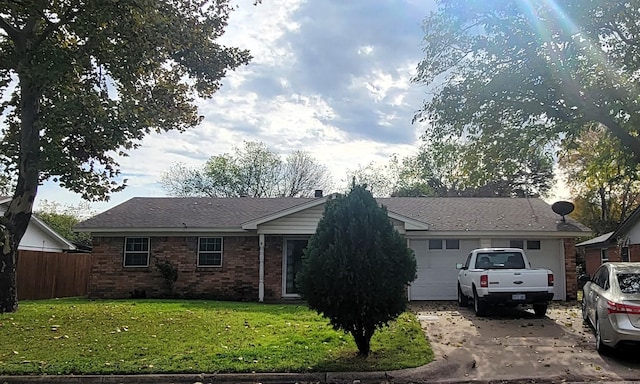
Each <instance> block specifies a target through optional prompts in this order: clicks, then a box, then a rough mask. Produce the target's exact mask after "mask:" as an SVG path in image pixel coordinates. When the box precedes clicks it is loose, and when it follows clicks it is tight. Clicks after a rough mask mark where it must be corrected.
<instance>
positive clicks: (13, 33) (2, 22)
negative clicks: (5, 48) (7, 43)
mask: <svg viewBox="0 0 640 384" xmlns="http://www.w3.org/2000/svg"><path fill="white" fill-rule="evenodd" d="M0 28H2V29H3V30H4V31H5V32H7V34H8V35H9V37H10V38H11V39H12V40H14V41H15V40H17V39H18V36H19V35H20V31H19V30H17V29H16V28H15V27H14V26H13V25H11V24H9V22H8V21H7V20H6V19H5V18H4V17H0Z"/></svg>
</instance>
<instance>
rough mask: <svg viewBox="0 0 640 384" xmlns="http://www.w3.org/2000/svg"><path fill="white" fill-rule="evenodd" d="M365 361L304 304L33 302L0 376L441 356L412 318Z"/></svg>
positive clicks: (330, 365)
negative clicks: (433, 348) (430, 345)
mask: <svg viewBox="0 0 640 384" xmlns="http://www.w3.org/2000/svg"><path fill="white" fill-rule="evenodd" d="M371 350H372V353H371V354H370V356H369V357H367V358H366V359H364V358H359V357H357V356H356V352H357V349H356V346H355V344H354V342H353V339H352V337H351V335H346V334H344V333H341V332H337V331H334V330H333V329H332V328H331V327H330V326H328V325H327V321H326V320H325V319H324V318H322V317H320V316H318V315H317V314H316V313H315V312H312V311H310V310H309V309H308V308H307V307H305V306H300V305H290V304H270V305H269V304H257V303H231V302H214V301H185V300H162V301H160V300H122V301H120V300H116V301H89V300H85V299H61V300H44V301H24V302H21V303H20V309H19V310H18V312H17V313H12V314H2V315H0V374H107V373H113V374H115V373H202V372H204V373H214V372H307V371H344V370H355V371H372V370H392V369H400V368H407V367H416V366H419V365H423V364H426V363H428V362H430V361H431V360H432V358H433V354H432V352H431V349H430V347H429V345H428V344H427V342H426V341H425V337H424V333H423V331H422V330H421V329H420V324H419V322H418V321H417V320H416V318H415V316H414V315H412V314H410V313H405V314H403V315H402V316H401V317H400V318H399V319H398V320H397V321H396V322H394V323H393V324H391V326H390V327H388V328H385V329H383V330H381V331H378V332H376V334H375V335H374V337H373V339H372V341H371Z"/></svg>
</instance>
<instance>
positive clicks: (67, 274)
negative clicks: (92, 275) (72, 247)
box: [16, 251, 91, 300]
mask: <svg viewBox="0 0 640 384" xmlns="http://www.w3.org/2000/svg"><path fill="white" fill-rule="evenodd" d="M90 271H91V254H90V253H53V252H36V251H20V253H19V255H18V265H17V270H16V272H17V275H18V299H19V300H36V299H51V298H54V297H71V296H86V295H87V292H88V285H89V272H90Z"/></svg>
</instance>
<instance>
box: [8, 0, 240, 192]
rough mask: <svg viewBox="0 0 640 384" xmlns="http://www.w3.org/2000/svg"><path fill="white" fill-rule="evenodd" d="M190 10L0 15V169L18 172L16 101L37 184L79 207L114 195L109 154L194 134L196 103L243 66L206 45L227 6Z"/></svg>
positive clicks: (145, 4)
mask: <svg viewBox="0 0 640 384" xmlns="http://www.w3.org/2000/svg"><path fill="white" fill-rule="evenodd" d="M200 3H201V2H200V1H192V0H189V1H179V2H174V1H156V0H135V1H134V0H123V1H117V2H112V1H74V2H71V3H69V2H49V3H41V2H9V3H6V2H5V3H4V5H2V6H0V14H1V15H2V20H1V22H0V28H2V29H3V30H4V32H5V33H2V34H0V83H4V84H6V83H8V82H9V81H11V79H12V77H13V76H17V78H18V80H19V82H18V86H17V87H16V88H15V91H14V92H13V97H12V98H11V99H10V101H9V103H7V104H6V105H5V107H6V108H8V112H9V113H8V116H7V125H6V126H5V127H4V129H3V139H2V141H1V142H0V149H1V150H0V153H1V154H2V155H3V156H2V157H1V159H2V160H3V162H4V163H5V165H6V166H7V169H8V170H9V171H10V172H18V170H19V168H18V164H19V161H20V156H24V155H25V154H24V153H23V154H22V155H21V154H20V153H19V148H20V147H21V146H20V145H19V143H20V140H21V137H22V140H25V137H24V136H21V133H24V132H25V130H26V129H27V128H30V127H26V126H24V125H23V124H25V123H26V121H25V118H26V117H27V115H28V114H29V113H31V112H36V111H35V110H34V111H27V110H25V108H27V107H28V104H24V103H23V104H20V102H21V100H22V101H26V100H24V98H25V97H29V98H32V97H33V98H34V99H35V102H36V104H37V113H36V114H35V115H34V116H33V118H34V120H33V124H35V125H37V129H38V131H39V132H40V136H41V137H38V135H36V136H35V137H29V138H28V140H33V141H35V142H36V143H39V148H40V150H39V151H40V153H39V159H38V158H37V157H35V158H34V159H33V160H34V161H35V162H34V163H33V165H35V166H36V167H37V171H39V178H40V179H41V180H42V179H48V178H52V179H54V180H57V181H58V182H59V183H60V184H61V185H62V186H63V187H65V188H68V189H71V190H73V191H75V192H78V193H80V194H81V195H82V196H83V198H85V199H88V200H90V199H104V198H106V196H107V195H108V194H109V193H110V192H113V191H118V190H120V189H121V188H122V187H123V185H124V184H123V183H122V182H121V181H119V180H118V175H119V170H118V164H117V162H116V160H115V158H114V154H120V155H124V152H125V151H126V150H129V149H132V148H135V147H137V146H138V145H139V141H140V140H141V139H142V138H143V137H144V136H145V135H146V134H147V133H149V132H152V131H155V132H164V131H169V130H184V129H187V128H190V127H193V126H195V125H197V124H198V123H199V122H200V120H201V119H202V117H201V116H199V115H198V113H197V109H196V96H201V97H209V96H211V95H212V94H213V93H214V92H215V91H216V90H218V89H219V88H220V86H221V79H222V77H223V76H224V75H225V73H226V72H227V71H228V70H232V69H234V68H236V67H238V66H239V65H241V64H246V63H247V62H248V60H249V54H248V52H247V51H243V50H240V49H237V48H228V47H224V46H222V45H220V44H219V43H217V42H216V40H217V39H218V38H219V37H220V36H221V35H222V34H223V31H224V27H225V26H226V22H227V18H228V15H229V12H230V11H231V8H230V6H229V5H228V4H227V1H216V2H213V3H211V4H209V5H207V6H201V5H200ZM7 89H8V88H6V89H5V90H4V91H5V92H6V91H7ZM26 93H30V94H26ZM24 144H25V143H23V145H22V149H23V150H24V149H25V147H24ZM35 155H36V154H33V156H35ZM22 160H25V159H22Z"/></svg>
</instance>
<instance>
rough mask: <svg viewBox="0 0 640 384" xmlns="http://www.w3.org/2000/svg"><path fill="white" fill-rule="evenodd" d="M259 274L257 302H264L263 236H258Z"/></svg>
mask: <svg viewBox="0 0 640 384" xmlns="http://www.w3.org/2000/svg"><path fill="white" fill-rule="evenodd" d="M259 236H260V272H259V275H260V277H259V280H258V301H259V302H263V301H264V234H262V233H261V234H260V235H259Z"/></svg>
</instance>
